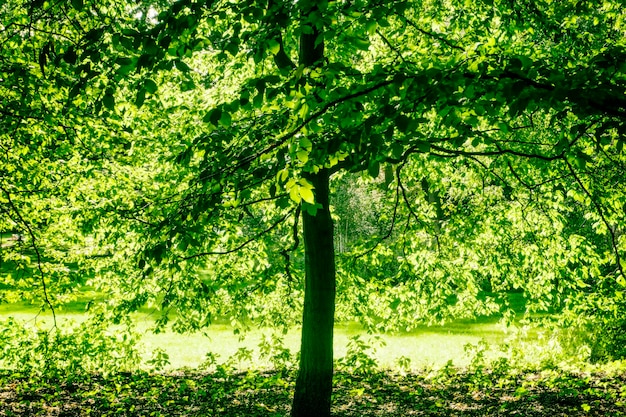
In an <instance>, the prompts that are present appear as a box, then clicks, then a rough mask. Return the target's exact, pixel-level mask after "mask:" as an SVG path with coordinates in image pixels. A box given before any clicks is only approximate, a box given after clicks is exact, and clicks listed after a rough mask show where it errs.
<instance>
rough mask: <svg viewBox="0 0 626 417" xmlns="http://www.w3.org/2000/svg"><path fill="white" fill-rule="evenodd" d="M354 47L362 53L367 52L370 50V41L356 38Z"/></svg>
mask: <svg viewBox="0 0 626 417" xmlns="http://www.w3.org/2000/svg"><path fill="white" fill-rule="evenodd" d="M354 46H356V48H357V49H360V50H362V51H368V50H369V49H370V41H369V39H365V38H356V39H354Z"/></svg>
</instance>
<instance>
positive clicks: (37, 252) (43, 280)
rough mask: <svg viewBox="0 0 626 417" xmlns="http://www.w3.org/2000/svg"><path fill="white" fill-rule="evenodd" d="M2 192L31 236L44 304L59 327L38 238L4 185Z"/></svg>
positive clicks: (1, 188)
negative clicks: (49, 292)
mask: <svg viewBox="0 0 626 417" xmlns="http://www.w3.org/2000/svg"><path fill="white" fill-rule="evenodd" d="M0 190H2V192H3V193H4V194H5V196H6V199H7V202H8V204H9V206H10V207H11V209H12V210H13V212H14V213H15V215H16V216H17V218H18V219H19V221H20V223H21V224H22V225H23V226H24V227H25V228H26V231H27V232H28V235H29V236H30V239H31V246H32V248H33V250H34V251H35V255H36V256H37V269H38V271H39V279H40V281H41V286H42V290H43V297H44V302H45V303H46V305H47V306H48V307H49V308H50V311H51V312H52V320H53V323H54V326H53V327H57V316H56V312H55V310H54V306H53V305H52V302H51V301H50V297H49V296H48V288H47V285H46V275H45V273H44V272H43V266H42V257H41V252H40V250H39V246H38V245H37V238H36V237H35V232H34V231H33V229H32V227H31V226H30V223H28V222H27V221H26V220H25V219H24V217H23V216H22V213H21V212H20V210H18V208H17V207H16V206H15V203H13V200H12V199H11V194H10V193H9V191H8V190H7V189H5V188H4V187H3V186H2V185H0Z"/></svg>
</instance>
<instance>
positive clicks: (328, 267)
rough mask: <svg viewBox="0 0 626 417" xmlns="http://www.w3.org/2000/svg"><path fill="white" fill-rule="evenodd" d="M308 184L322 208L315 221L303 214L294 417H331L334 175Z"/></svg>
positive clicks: (314, 176) (315, 177) (311, 178)
mask: <svg viewBox="0 0 626 417" xmlns="http://www.w3.org/2000/svg"><path fill="white" fill-rule="evenodd" d="M307 179H308V180H309V181H310V182H311V183H312V184H313V186H314V187H315V192H316V193H315V200H316V202H317V203H319V204H321V205H322V208H321V209H318V210H317V213H316V215H315V216H311V215H310V214H308V213H307V212H306V210H302V219H303V227H304V247H305V272H306V278H305V292H304V314H303V319H302V344H301V348H300V369H299V373H298V378H297V380H296V391H295V395H294V399H293V407H292V410H291V415H292V417H329V416H330V398H331V393H332V380H333V324H334V320H335V250H334V246H333V221H332V219H331V217H330V210H329V187H328V185H329V173H328V171H327V170H325V169H324V170H321V171H320V172H319V173H317V174H312V175H309V176H308V177H307Z"/></svg>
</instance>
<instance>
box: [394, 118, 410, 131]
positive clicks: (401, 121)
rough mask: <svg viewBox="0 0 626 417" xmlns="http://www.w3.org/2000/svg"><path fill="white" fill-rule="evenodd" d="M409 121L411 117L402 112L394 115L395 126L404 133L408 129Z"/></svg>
mask: <svg viewBox="0 0 626 417" xmlns="http://www.w3.org/2000/svg"><path fill="white" fill-rule="evenodd" d="M410 123H411V119H410V118H409V117H407V116H405V115H404V114H399V115H398V116H397V117H396V127H397V128H398V131H399V132H401V133H406V132H407V131H408V129H409V125H410Z"/></svg>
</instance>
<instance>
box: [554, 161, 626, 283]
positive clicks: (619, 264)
mask: <svg viewBox="0 0 626 417" xmlns="http://www.w3.org/2000/svg"><path fill="white" fill-rule="evenodd" d="M563 161H565V164H566V165H567V168H568V169H569V171H570V172H571V173H572V176H573V177H574V179H575V180H576V182H577V183H578V185H579V186H580V188H581V189H582V190H583V192H584V193H585V195H586V196H587V197H588V198H589V200H590V201H591V204H593V206H594V207H595V209H596V212H597V213H598V215H599V216H600V218H601V219H602V223H604V225H605V226H606V228H607V230H608V231H609V234H610V235H611V246H612V247H613V252H614V253H615V261H616V263H617V269H618V270H619V272H620V274H621V275H622V277H626V275H624V270H623V268H622V260H621V257H620V255H619V247H618V244H617V236H615V231H614V230H613V227H612V226H611V225H610V224H609V221H608V220H607V218H606V216H605V215H604V211H603V210H602V206H600V203H598V202H597V201H596V200H595V199H594V198H593V195H592V194H591V192H590V191H589V190H588V189H587V187H585V185H584V184H583V182H582V180H581V179H580V178H579V177H578V175H577V174H576V171H575V170H574V167H572V165H571V164H570V163H569V161H568V160H567V158H563Z"/></svg>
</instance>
